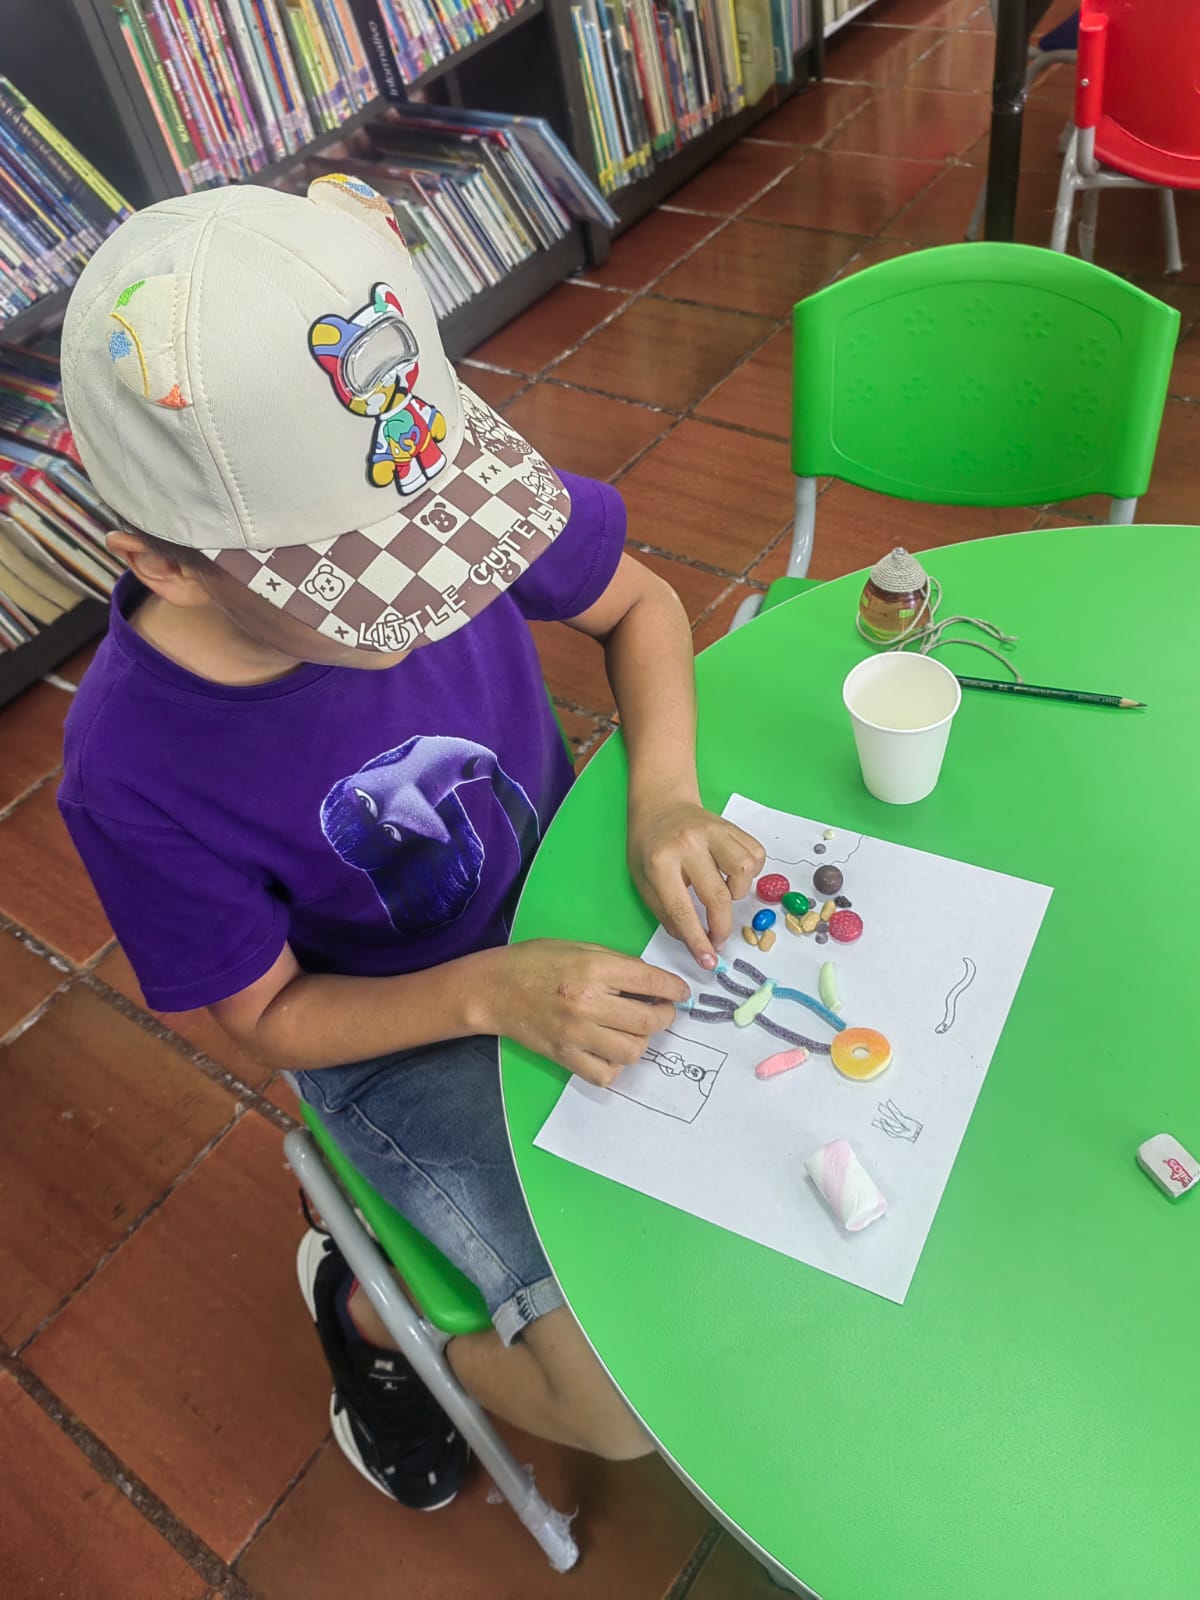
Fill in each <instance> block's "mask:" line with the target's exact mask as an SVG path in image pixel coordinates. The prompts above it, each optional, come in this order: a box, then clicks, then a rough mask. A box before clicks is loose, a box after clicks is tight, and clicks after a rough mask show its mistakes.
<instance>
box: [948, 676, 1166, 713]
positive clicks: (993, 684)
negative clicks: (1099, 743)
mask: <svg viewBox="0 0 1200 1600" xmlns="http://www.w3.org/2000/svg"><path fill="white" fill-rule="evenodd" d="M958 681H959V683H961V684H962V686H963V688H964V689H992V690H994V691H995V692H996V694H1031V695H1033V696H1034V697H1035V698H1037V699H1039V700H1074V701H1075V703H1076V704H1077V705H1084V706H1117V707H1119V708H1120V709H1121V710H1122V711H1129V710H1132V709H1133V708H1134V707H1135V706H1136V707H1139V708H1142V709H1144V708H1145V705H1146V702H1145V701H1144V700H1126V699H1125V698H1124V696H1123V695H1119V694H1089V693H1088V691H1087V690H1086V689H1047V688H1044V687H1043V686H1041V685H1039V684H1036V683H1007V682H1001V681H1000V680H998V679H996V678H963V677H960V678H959V679H958Z"/></svg>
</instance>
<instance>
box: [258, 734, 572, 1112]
mask: <svg viewBox="0 0 1200 1600" xmlns="http://www.w3.org/2000/svg"><path fill="white" fill-rule="evenodd" d="M555 710H556V711H557V712H558V720H559V722H560V723H561V724H562V729H563V732H564V733H565V734H566V736H567V739H568V740H569V742H570V745H571V748H572V750H573V751H578V749H579V747H580V746H581V745H585V744H588V743H590V741H591V740H592V739H594V738H595V736H596V730H597V728H598V727H599V726H600V723H599V720H598V719H597V718H596V717H584V716H580V714H579V712H578V711H569V710H568V709H567V707H566V706H556V707H555ZM284 1087H285V1088H286V1085H285V1086H284Z"/></svg>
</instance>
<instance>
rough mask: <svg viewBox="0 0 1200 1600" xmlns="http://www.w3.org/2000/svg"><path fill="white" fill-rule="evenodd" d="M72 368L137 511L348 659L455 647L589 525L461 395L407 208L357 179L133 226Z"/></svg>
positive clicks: (112, 498) (69, 393) (105, 275)
mask: <svg viewBox="0 0 1200 1600" xmlns="http://www.w3.org/2000/svg"><path fill="white" fill-rule="evenodd" d="M62 372H63V397H64V400H65V403H66V409H67V415H68V417H69V419H70V423H71V428H72V431H73V433H74V435H75V442H76V444H77V446H78V448H79V453H80V456H81V457H82V459H83V464H84V466H85V467H86V469H87V472H88V475H89V476H90V478H91V479H92V482H93V483H94V485H95V487H96V490H97V492H98V493H99V494H100V495H101V496H102V497H103V499H104V500H105V501H106V502H107V503H108V504H109V506H110V507H111V508H112V510H113V511H114V512H115V513H116V514H117V516H118V517H120V518H121V519H122V520H123V521H125V522H128V523H129V524H131V525H132V526H133V527H134V528H137V529H141V530H142V531H144V532H146V533H151V534H154V535H156V536H157V537H159V538H162V539H167V540H170V541H171V542H172V543H174V544H178V545H181V546H186V547H188V548H189V549H193V550H197V551H200V552H202V553H203V554H204V555H205V556H207V557H209V558H210V559H211V560H212V561H213V562H214V563H215V564H216V565H217V566H218V567H220V568H221V569H222V570H224V571H226V572H228V573H231V574H232V575H233V576H234V577H236V578H238V579H239V580H240V581H241V582H243V583H244V584H245V585H246V586H247V588H249V589H251V590H253V591H254V593H256V594H258V595H261V596H262V597H263V598H264V599H265V600H268V601H270V602H271V604H272V605H275V606H277V607H278V608H279V609H280V610H281V611H285V612H287V613H288V614H289V615H290V616H293V617H296V618H298V619H299V620H300V621H301V622H304V623H307V624H308V625H309V626H310V627H313V628H316V629H317V630H318V631H319V632H320V633H323V634H325V635H327V636H328V637H330V638H332V639H335V640H337V641H338V642H339V643H342V644H346V645H353V646H357V647H361V648H363V649H374V650H389V651H394V650H401V649H406V648H408V647H409V646H411V645H413V644H415V643H417V642H418V641H419V640H420V639H421V638H426V639H439V638H443V637H445V636H446V635H448V634H450V633H453V632H454V631H455V630H456V629H457V628H460V627H462V626H463V624H464V623H466V622H468V621H469V620H470V619H471V617H473V616H475V615H476V614H477V613H478V612H479V611H481V610H482V609H483V608H484V607H485V606H486V605H487V604H488V603H489V602H490V601H491V600H493V599H494V598H495V597H496V595H498V594H500V593H502V592H503V591H504V590H505V589H507V588H508V586H509V585H510V584H511V583H513V582H515V581H516V579H517V578H518V577H520V575H521V573H522V572H524V571H525V569H526V568H527V566H528V565H529V563H530V562H531V561H533V560H534V559H535V558H536V557H537V556H539V555H540V554H541V553H542V552H543V551H544V550H545V549H547V548H548V546H549V545H550V543H551V542H552V541H553V540H554V539H555V538H556V537H557V536H558V534H559V533H560V532H561V530H562V528H563V526H564V525H565V523H566V520H567V516H568V514H569V511H570V500H569V498H568V495H567V492H566V490H565V489H564V487H563V485H562V483H561V482H560V481H559V479H558V477H557V476H556V475H555V473H554V472H553V471H552V470H551V469H550V468H549V467H548V466H547V465H546V463H545V462H544V461H543V460H542V459H541V457H540V456H539V455H538V454H537V453H536V452H535V451H534V449H533V448H532V446H531V445H529V444H527V443H526V441H525V440H524V439H522V438H521V436H520V435H519V434H517V433H515V432H514V431H513V430H512V429H511V428H510V427H509V426H508V424H507V423H505V422H504V421H503V420H502V419H501V418H500V417H499V416H497V415H496V413H495V412H494V411H493V410H492V409H491V408H490V407H489V406H487V405H485V404H484V403H483V401H482V400H480V399H479V397H478V396H477V395H475V394H473V393H472V392H471V391H470V390H469V389H467V388H465V387H464V386H463V385H461V384H460V383H459V382H458V381H457V379H456V377H455V375H454V371H453V368H452V367H451V366H450V363H449V362H448V361H447V359H446V355H445V352H444V351H443V349H442V343H441V339H440V337H439V334H438V327H437V321H436V319H435V317H434V313H433V308H432V306H431V305H430V303H429V297H428V295H427V294H426V292H425V290H424V288H423V287H422V285H421V282H420V279H419V278H418V276H417V273H416V271H415V269H414V267H413V264H412V260H411V258H410V256H409V253H408V251H407V249H406V248H405V245H404V242H403V240H402V239H401V237H400V233H399V230H398V229H397V227H396V223H395V219H394V217H393V214H392V210H391V207H390V206H389V205H388V203H387V201H386V200H385V199H384V198H383V197H382V196H380V195H378V194H376V193H375V191H374V190H373V189H371V188H370V187H369V186H368V185H367V184H365V183H363V182H361V180H359V179H357V178H349V177H345V176H342V175H336V176H330V177H325V178H319V179H317V180H316V182H314V183H312V184H310V185H309V188H308V193H307V195H305V196H300V195H289V194H282V193H280V192H278V191H277V190H274V189H267V188H260V187H256V186H253V185H247V186H243V187H232V188H224V189H212V190H206V191H204V192H201V193H198V194H192V195H187V196H185V197H184V198H182V199H178V200H167V201H163V202H161V203H160V204H158V205H153V206H149V207H147V209H146V210H144V211H140V212H138V213H137V214H136V215H134V216H133V217H130V218H129V219H128V220H127V221H126V222H124V223H122V224H121V226H120V227H119V228H118V229H117V230H116V231H115V232H114V233H113V234H111V235H110V236H109V238H108V239H106V240H105V242H104V243H103V244H102V245H101V246H100V248H99V250H97V252H96V254H95V255H94V256H93V257H92V259H91V261H89V263H88V265H87V267H86V268H85V269H84V271H83V274H82V276H81V277H80V279H79V282H78V283H77V284H76V286H75V289H74V291H73V292H72V295H71V301H70V305H69V306H68V308H67V315H66V322H65V326H64V329H63V339H62Z"/></svg>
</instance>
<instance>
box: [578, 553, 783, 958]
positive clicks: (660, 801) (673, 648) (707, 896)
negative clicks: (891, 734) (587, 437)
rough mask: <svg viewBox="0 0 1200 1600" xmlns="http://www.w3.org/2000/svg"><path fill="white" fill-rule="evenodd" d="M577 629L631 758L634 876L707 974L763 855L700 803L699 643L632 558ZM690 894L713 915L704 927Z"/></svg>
mask: <svg viewBox="0 0 1200 1600" xmlns="http://www.w3.org/2000/svg"><path fill="white" fill-rule="evenodd" d="M569 626H570V627H572V628H577V629H578V630H579V631H580V632H582V633H586V634H588V635H590V637H592V638H594V639H598V640H600V641H601V642H602V644H603V645H604V655H605V663H606V665H607V668H608V678H609V682H610V683H611V684H612V688H613V694H614V695H615V696H616V701H617V709H618V710H619V712H620V714H621V725H622V727H623V729H624V732H625V744H626V748H627V750H628V752H629V867H630V871H631V872H632V874H633V877H634V881H635V882H636V883H637V886H638V889H639V890H640V892H641V895H642V898H643V899H644V900H645V901H646V904H647V905H648V906H649V908H650V910H651V911H652V912H653V913H654V915H655V916H656V917H657V918H658V919H659V921H660V922H661V923H662V925H663V927H664V928H666V930H667V932H668V933H670V934H672V935H673V936H674V937H675V938H677V939H682V940H683V942H684V944H686V945H687V947H688V949H689V950H690V951H691V953H692V955H693V956H694V957H695V959H696V960H697V961H698V962H699V963H700V965H701V966H702V967H705V968H707V969H709V970H711V969H712V968H713V967H714V966H715V965H716V962H717V957H716V950H715V948H714V946H720V945H722V944H724V942H725V940H726V939H728V937H729V935H730V933H731V932H732V931H733V914H732V909H731V907H732V902H733V901H734V900H738V899H740V898H741V897H742V896H743V895H745V894H747V893H749V890H750V885H751V883H752V882H753V880H754V878H755V876H756V875H757V874H758V873H759V872H760V871H761V870H762V866H763V862H764V860H765V855H764V852H763V848H762V846H761V845H760V844H759V843H758V841H757V839H752V838H751V837H750V835H749V834H748V833H743V831H742V830H741V828H738V827H736V826H735V825H734V824H733V823H731V822H726V821H725V820H724V819H723V818H721V817H716V816H713V814H712V813H711V812H710V811H706V810H705V809H704V807H703V805H702V804H701V802H700V789H699V785H698V783H697V779H696V691H695V676H694V667H693V650H692V635H691V630H690V628H689V627H688V620H687V616H686V614H685V612H684V609H683V606H682V605H681V604H680V601H679V597H678V596H677V595H676V593H675V591H674V590H673V589H672V588H671V587H670V585H669V584H667V583H665V582H664V581H663V580H662V579H661V578H659V577H658V576H657V575H656V574H655V573H653V572H651V571H650V570H649V569H648V568H647V567H644V566H642V565H641V564H640V563H639V562H637V561H636V560H634V559H633V557H631V556H628V555H625V556H622V557H621V561H620V564H619V566H618V567H617V570H616V573H615V574H614V575H613V579H612V582H611V583H610V584H609V586H608V588H607V589H606V590H605V591H604V593H603V594H602V595H601V597H600V599H599V600H597V601H596V603H595V604H594V605H593V606H590V607H589V608H588V610H587V611H585V612H583V613H582V615H580V616H578V617H574V618H572V619H571V622H570V623H569ZM689 885H690V886H691V887H692V888H693V889H695V891H696V894H697V896H698V897H699V899H700V901H701V902H702V904H703V905H704V907H705V910H706V911H707V913H708V931H707V933H706V932H705V930H704V928H703V927H702V926H701V922H700V918H699V917H698V916H697V914H696V909H695V906H694V904H693V902H692V898H691V896H690V894H689V893H688V887H689Z"/></svg>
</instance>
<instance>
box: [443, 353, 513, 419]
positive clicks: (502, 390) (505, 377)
mask: <svg viewBox="0 0 1200 1600" xmlns="http://www.w3.org/2000/svg"><path fill="white" fill-rule="evenodd" d="M456 371H457V372H458V377H459V382H460V383H465V384H466V386H467V388H468V389H473V390H474V391H475V393H476V394H477V395H478V396H479V398H480V399H481V400H482V401H484V402H485V403H486V404H487V405H489V406H494V407H496V409H497V410H499V408H500V407H501V406H502V405H503V404H504V402H505V401H506V400H508V399H510V398H511V397H512V396H513V395H514V394H516V392H517V390H518V389H523V388H524V387H525V384H526V383H527V382H528V379H526V378H523V377H520V376H518V375H517V374H515V373H512V372H492V371H491V370H490V369H489V368H488V367H473V366H472V365H471V363H470V362H469V361H460V362H459V364H458V367H457V368H456Z"/></svg>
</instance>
